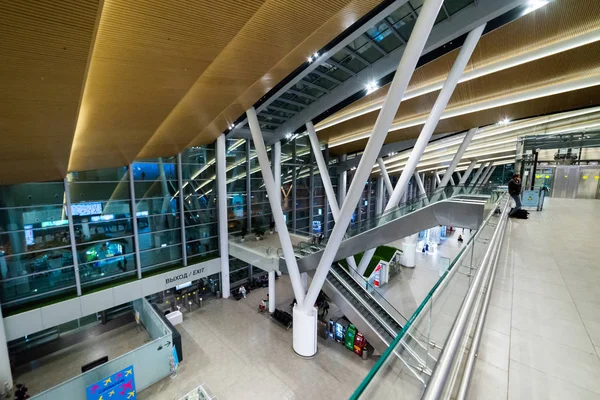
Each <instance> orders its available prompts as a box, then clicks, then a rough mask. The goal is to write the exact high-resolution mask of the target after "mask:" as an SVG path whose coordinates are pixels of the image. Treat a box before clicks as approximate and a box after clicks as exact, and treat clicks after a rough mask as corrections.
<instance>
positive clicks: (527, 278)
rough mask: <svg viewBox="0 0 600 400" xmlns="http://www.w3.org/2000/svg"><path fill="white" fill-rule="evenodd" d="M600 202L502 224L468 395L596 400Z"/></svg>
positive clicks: (558, 205) (558, 203)
mask: <svg viewBox="0 0 600 400" xmlns="http://www.w3.org/2000/svg"><path fill="white" fill-rule="evenodd" d="M599 238H600V201H598V200H565V199H551V198H550V199H547V201H546V205H545V207H544V210H543V211H541V212H532V213H531V215H530V218H529V219H528V220H515V219H511V220H510V221H509V224H508V227H507V231H506V234H505V239H504V245H503V251H502V253H501V255H500V260H499V264H498V270H497V274H496V281H495V282H494V287H493V291H492V297H491V304H490V308H489V311H488V315H487V319H486V324H485V328H484V335H483V337H482V343H481V347H480V349H479V353H478V361H477V363H476V368H475V373H474V375H473V378H472V381H471V387H470V390H469V396H468V397H469V398H470V399H486V400H487V399H489V400H494V399H503V400H504V399H509V400H521V399H522V400H525V399H527V400H536V399H544V400H546V399H586V400H588V399H589V400H592V399H600V358H599V355H600V246H599V244H600V239H599Z"/></svg>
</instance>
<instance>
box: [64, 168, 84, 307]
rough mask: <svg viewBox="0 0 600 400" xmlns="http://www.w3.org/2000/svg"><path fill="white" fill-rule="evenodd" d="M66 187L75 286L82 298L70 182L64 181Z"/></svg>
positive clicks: (65, 179)
mask: <svg viewBox="0 0 600 400" xmlns="http://www.w3.org/2000/svg"><path fill="white" fill-rule="evenodd" d="M63 184H64V185H65V202H66V203H67V204H66V206H67V220H68V221H69V238H70V239H71V253H72V255H73V270H74V271H75V273H74V275H75V286H76V287H77V296H81V280H80V278H79V258H78V257H77V243H76V242H75V226H74V225H73V212H72V211H71V193H70V192H69V180H68V179H67V178H66V177H65V178H64V179H63Z"/></svg>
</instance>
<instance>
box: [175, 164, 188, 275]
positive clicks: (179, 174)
mask: <svg viewBox="0 0 600 400" xmlns="http://www.w3.org/2000/svg"><path fill="white" fill-rule="evenodd" d="M182 173H183V168H182V167H181V153H179V154H177V186H178V189H177V191H178V192H179V232H180V235H181V257H182V258H183V266H184V267H187V243H186V240H185V205H184V204H183V202H184V200H185V199H184V196H183V176H182Z"/></svg>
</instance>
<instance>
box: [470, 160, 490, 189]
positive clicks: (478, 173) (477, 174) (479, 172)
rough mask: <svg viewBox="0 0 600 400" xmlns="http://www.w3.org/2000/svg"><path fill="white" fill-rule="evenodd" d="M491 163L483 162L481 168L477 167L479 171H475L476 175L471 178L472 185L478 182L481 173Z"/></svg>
mask: <svg viewBox="0 0 600 400" xmlns="http://www.w3.org/2000/svg"><path fill="white" fill-rule="evenodd" d="M489 165H490V163H487V164H483V163H481V165H479V168H478V169H477V172H476V173H475V176H474V177H473V179H472V180H471V183H470V184H471V185H472V186H475V184H477V180H478V179H479V178H480V177H481V173H482V172H483V170H484V169H486V168H487V167H488V166H489Z"/></svg>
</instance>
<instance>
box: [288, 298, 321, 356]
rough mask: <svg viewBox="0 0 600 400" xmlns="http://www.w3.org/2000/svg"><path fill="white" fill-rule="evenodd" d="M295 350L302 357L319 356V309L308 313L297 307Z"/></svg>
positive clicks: (295, 313)
mask: <svg viewBox="0 0 600 400" xmlns="http://www.w3.org/2000/svg"><path fill="white" fill-rule="evenodd" d="M293 318H294V324H293V336H294V341H293V343H294V344H293V349H294V352H295V353H296V354H297V355H299V356H300V357H304V358H312V357H314V356H315V354H317V309H316V308H314V307H313V308H311V309H310V310H309V311H308V312H305V311H303V310H301V309H300V308H299V307H298V306H297V305H296V306H294V311H293Z"/></svg>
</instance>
